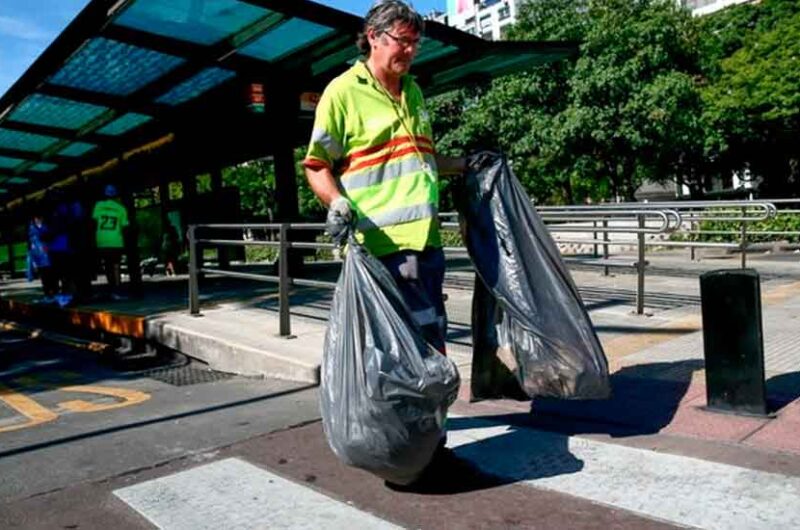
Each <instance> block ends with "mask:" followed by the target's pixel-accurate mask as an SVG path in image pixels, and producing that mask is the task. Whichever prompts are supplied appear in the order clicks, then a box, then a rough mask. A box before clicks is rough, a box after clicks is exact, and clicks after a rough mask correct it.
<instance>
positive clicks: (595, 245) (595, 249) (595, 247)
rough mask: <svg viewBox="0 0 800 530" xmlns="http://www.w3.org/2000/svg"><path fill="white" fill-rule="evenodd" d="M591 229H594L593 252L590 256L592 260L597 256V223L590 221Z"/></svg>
mask: <svg viewBox="0 0 800 530" xmlns="http://www.w3.org/2000/svg"><path fill="white" fill-rule="evenodd" d="M592 227H593V228H594V230H593V231H592V239H594V252H593V253H592V254H593V256H594V258H595V259H597V257H598V256H599V254H598V253H597V221H592Z"/></svg>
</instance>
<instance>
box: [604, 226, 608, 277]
mask: <svg viewBox="0 0 800 530" xmlns="http://www.w3.org/2000/svg"><path fill="white" fill-rule="evenodd" d="M603 228H608V219H603ZM603 241H608V230H603ZM603 259H608V244H607V243H604V244H603ZM603 276H608V267H603Z"/></svg>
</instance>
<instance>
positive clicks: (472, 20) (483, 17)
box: [428, 0, 522, 40]
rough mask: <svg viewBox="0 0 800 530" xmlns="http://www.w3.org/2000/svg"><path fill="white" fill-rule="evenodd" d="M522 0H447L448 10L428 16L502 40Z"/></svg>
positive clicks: (490, 38)
mask: <svg viewBox="0 0 800 530" xmlns="http://www.w3.org/2000/svg"><path fill="white" fill-rule="evenodd" d="M521 3H522V0H482V1H480V0H447V12H446V13H441V12H434V13H431V14H430V15H429V16H428V18H430V19H431V20H435V21H437V22H441V23H442V24H447V25H448V26H452V27H454V28H458V29H460V30H461V31H466V32H467V33H471V34H473V35H477V36H479V37H481V38H484V39H486V40H500V39H502V38H503V36H504V35H505V30H506V28H507V27H508V26H509V24H511V23H512V22H514V21H515V20H516V19H517V12H518V6H519V5H520V4H521Z"/></svg>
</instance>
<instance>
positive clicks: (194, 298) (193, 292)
mask: <svg viewBox="0 0 800 530" xmlns="http://www.w3.org/2000/svg"><path fill="white" fill-rule="evenodd" d="M196 228H197V227H196V226H195V225H190V226H189V232H188V238H189V314H191V315H199V314H200V286H199V283H198V280H197V269H198V268H199V267H198V262H197V244H196V243H195V229H196Z"/></svg>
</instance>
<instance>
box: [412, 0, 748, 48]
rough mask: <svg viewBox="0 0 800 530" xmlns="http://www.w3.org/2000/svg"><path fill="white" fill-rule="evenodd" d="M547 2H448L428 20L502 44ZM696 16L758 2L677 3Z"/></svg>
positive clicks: (686, 0)
mask: <svg viewBox="0 0 800 530" xmlns="http://www.w3.org/2000/svg"><path fill="white" fill-rule="evenodd" d="M526 1H529V2H536V1H547V0H447V12H444V13H443V12H441V11H433V12H431V13H429V14H428V15H427V17H426V18H428V19H430V20H435V21H436V22H441V23H442V24H446V25H448V26H452V27H454V28H458V29H460V30H461V31H466V32H467V33H471V34H473V35H477V36H479V37H481V38H483V39H486V40H501V39H503V38H504V37H505V32H506V30H507V28H508V26H509V25H510V24H512V23H514V21H515V20H516V19H517V13H518V12H519V6H520V5H522V3H523V2H526ZM676 1H677V2H678V3H680V4H681V5H684V6H686V7H687V8H689V9H691V10H692V14H694V15H696V16H700V15H707V14H709V13H713V12H714V11H719V10H720V9H723V8H725V7H728V6H731V5H734V4H742V3H745V2H751V1H754V0H676Z"/></svg>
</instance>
